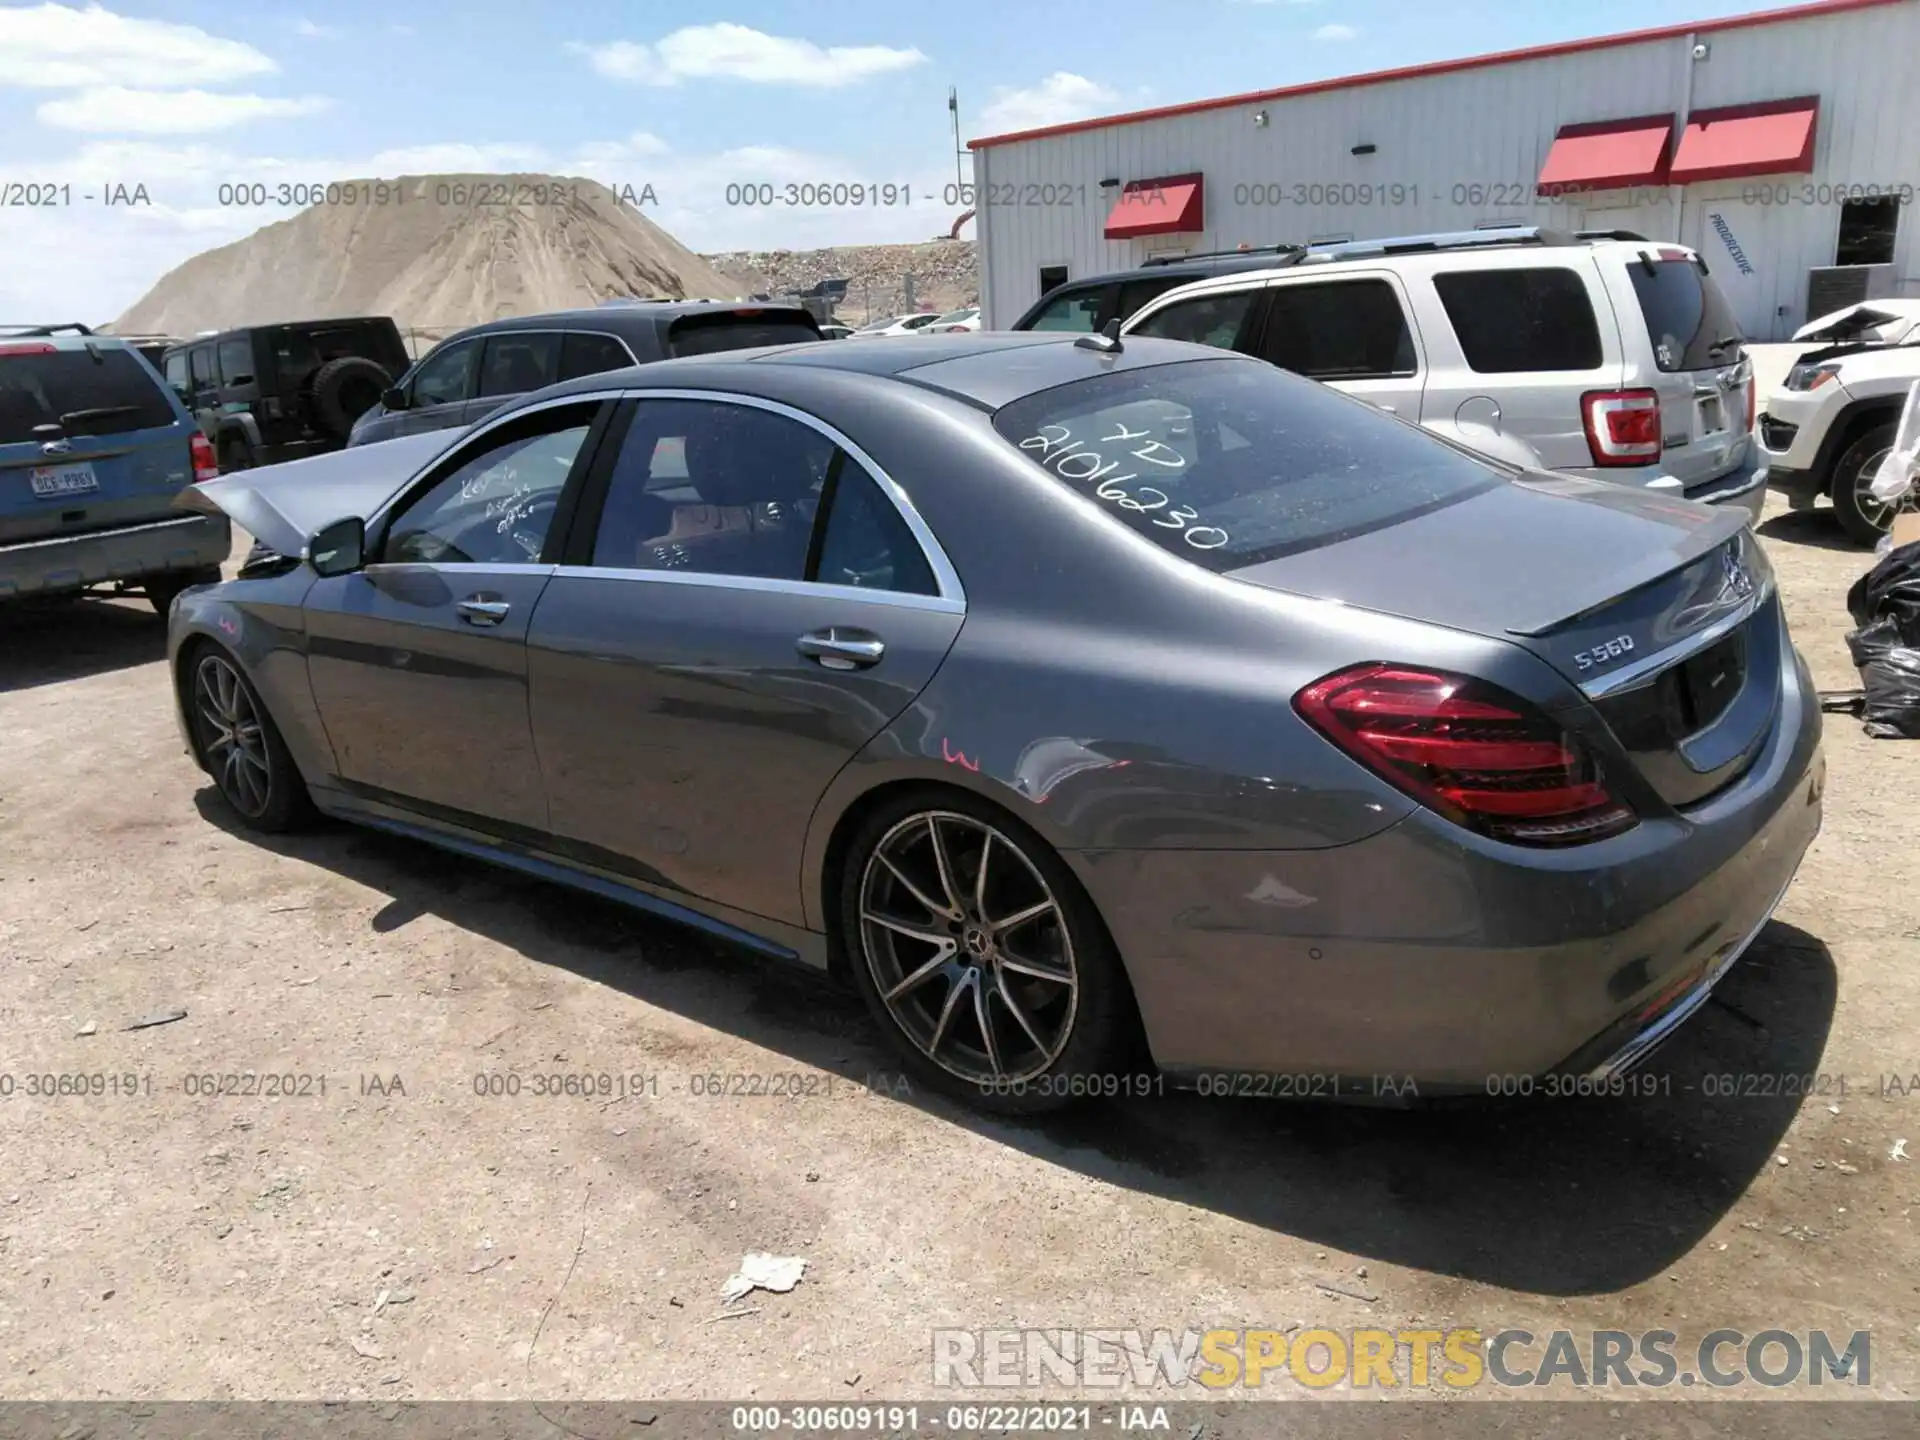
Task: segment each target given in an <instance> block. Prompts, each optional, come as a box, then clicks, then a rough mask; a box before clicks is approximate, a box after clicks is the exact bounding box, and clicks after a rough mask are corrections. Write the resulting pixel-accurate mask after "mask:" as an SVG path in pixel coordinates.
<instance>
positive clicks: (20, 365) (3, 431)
mask: <svg viewBox="0 0 1920 1440" xmlns="http://www.w3.org/2000/svg"><path fill="white" fill-rule="evenodd" d="M174 419H175V415H174V411H173V406H172V405H170V404H168V403H167V397H166V393H165V392H164V391H163V390H161V388H160V383H159V381H157V380H156V379H155V378H154V375H153V372H152V371H151V370H149V369H147V367H146V366H145V365H142V364H141V363H140V360H139V358H138V357H137V356H135V355H134V353H133V352H132V351H130V350H115V349H108V348H106V347H104V346H100V347H96V348H95V349H94V350H92V351H87V350H40V349H38V348H36V347H32V346H26V345H22V346H19V347H14V346H0V445H19V444H22V443H26V442H30V441H37V440H51V439H57V438H58V437H59V436H61V435H119V434H124V433H126V432H128V431H131V430H151V429H154V428H156V427H158V426H161V425H171V424H173V423H174ZM43 425H57V426H59V427H60V428H59V429H58V430H48V431H44V432H42V433H40V434H35V433H34V432H35V430H36V429H38V428H39V427H40V426H43Z"/></svg>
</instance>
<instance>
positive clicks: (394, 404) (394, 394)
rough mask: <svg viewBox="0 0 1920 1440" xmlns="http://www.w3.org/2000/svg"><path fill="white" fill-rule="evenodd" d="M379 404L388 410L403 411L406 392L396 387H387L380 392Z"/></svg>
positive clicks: (405, 403) (405, 404)
mask: <svg viewBox="0 0 1920 1440" xmlns="http://www.w3.org/2000/svg"><path fill="white" fill-rule="evenodd" d="M380 403H381V404H382V405H384V406H386V408H387V409H389V410H404V409H406V408H407V392H406V391H404V390H402V389H401V388H400V387H399V386H398V385H389V386H388V387H387V388H386V389H384V390H382V391H381V392H380Z"/></svg>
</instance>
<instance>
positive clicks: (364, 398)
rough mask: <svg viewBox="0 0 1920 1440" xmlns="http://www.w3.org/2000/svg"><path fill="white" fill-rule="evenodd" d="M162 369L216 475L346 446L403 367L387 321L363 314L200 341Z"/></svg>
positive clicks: (172, 354) (177, 351)
mask: <svg viewBox="0 0 1920 1440" xmlns="http://www.w3.org/2000/svg"><path fill="white" fill-rule="evenodd" d="M161 366H162V369H163V371H164V372H165V374H166V378H167V383H168V384H169V385H171V386H172V387H173V389H174V392H175V393H176V394H177V395H179V396H180V398H181V400H182V402H184V403H185V405H186V407H187V409H189V410H190V411H192V412H193V416H194V418H195V419H196V420H198V421H199V422H200V429H201V431H202V432H203V433H204V434H205V435H206V437H207V438H208V439H209V440H211V441H212V442H213V446H214V452H215V454H216V455H217V456H218V457H219V461H220V468H221V469H222V470H245V469H247V468H248V467H249V466H253V465H273V464H277V463H278V462H280V461H282V460H298V459H301V458H302V457H304V456H308V455H319V454H323V453H325V452H326V451H329V450H338V449H339V448H340V447H341V446H343V445H345V444H346V443H347V437H348V435H349V434H351V433H352V431H353V422H354V421H356V420H358V419H359V418H360V417H361V415H362V414H364V413H365V412H366V411H368V410H370V409H372V408H373V407H374V406H375V405H377V404H379V402H380V395H381V392H382V391H384V390H385V389H386V388H387V387H388V386H390V385H391V384H393V380H394V377H395V376H396V375H398V374H400V373H401V372H402V371H404V370H405V369H406V368H407V347H406V345H405V344H404V343H403V342H402V341H401V339H400V328H399V326H397V325H395V324H394V323H393V321H392V320H391V319H390V318H389V317H387V316H385V315H364V316H356V317H353V318H350V319H343V320H300V321H293V322H290V323H287V324H281V325H252V326H248V327H247V328H245V329H241V330H222V331H220V332H218V333H217V334H213V335H199V336H196V337H194V338H193V339H192V340H184V341H181V342H180V343H179V344H177V345H175V346H173V347H172V348H170V349H169V350H168V351H167V352H166V354H165V356H164V358H163V359H162V361H161Z"/></svg>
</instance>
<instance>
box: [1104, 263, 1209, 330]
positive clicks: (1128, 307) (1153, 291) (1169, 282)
mask: <svg viewBox="0 0 1920 1440" xmlns="http://www.w3.org/2000/svg"><path fill="white" fill-rule="evenodd" d="M1193 278H1194V277H1193V276H1191V275H1163V276H1159V277H1157V278H1155V279H1152V280H1129V281H1127V283H1126V284H1124V285H1122V286H1121V287H1120V300H1119V303H1118V304H1116V305H1115V306H1114V307H1113V313H1114V315H1118V316H1119V317H1120V323H1121V324H1122V325H1124V324H1126V323H1127V321H1129V320H1131V319H1132V318H1133V314H1134V312H1135V311H1136V310H1138V309H1139V308H1140V307H1141V306H1142V305H1144V304H1146V303H1147V302H1148V301H1149V300H1157V299H1159V298H1160V297H1161V296H1162V295H1164V294H1166V293H1167V291H1169V290H1172V289H1174V288H1175V287H1176V286H1180V285H1185V284H1188V283H1190V282H1191V281H1192V280H1193ZM1108 318H1109V319H1111V318H1113V317H1112V316H1109V317H1108Z"/></svg>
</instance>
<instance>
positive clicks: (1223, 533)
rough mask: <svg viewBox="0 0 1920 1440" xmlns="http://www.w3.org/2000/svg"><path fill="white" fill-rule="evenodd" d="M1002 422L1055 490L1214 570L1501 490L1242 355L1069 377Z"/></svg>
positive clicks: (1357, 410) (1457, 456) (1440, 452)
mask: <svg viewBox="0 0 1920 1440" xmlns="http://www.w3.org/2000/svg"><path fill="white" fill-rule="evenodd" d="M993 423H994V428H995V429H997V430H998V431H999V432H1000V434H1001V435H1002V436H1004V437H1005V438H1006V439H1007V440H1008V441H1009V442H1010V443H1011V444H1013V445H1016V446H1018V447H1019V449H1020V453H1021V454H1023V455H1025V456H1026V457H1027V459H1028V460H1029V461H1031V462H1032V463H1033V464H1034V465H1036V466H1038V467H1039V468H1040V469H1042V470H1043V471H1045V472H1046V473H1047V474H1048V475H1050V476H1052V477H1053V479H1054V480H1055V481H1056V482H1057V483H1058V484H1061V485H1064V486H1066V487H1067V488H1068V489H1071V490H1074V491H1076V492H1078V493H1079V494H1080V495H1082V496H1083V497H1085V499H1086V501H1087V503H1089V504H1091V505H1094V506H1097V507H1098V508H1100V509H1101V510H1103V511H1105V512H1106V513H1107V514H1108V515H1109V516H1111V517H1112V518H1113V519H1114V520H1116V521H1118V522H1119V523H1120V524H1123V525H1126V526H1127V527H1128V528H1130V529H1132V530H1134V531H1136V532H1137V533H1139V534H1141V535H1144V536H1146V537H1147V538H1148V539H1150V540H1152V541H1153V542H1154V543H1155V544H1157V545H1159V546H1160V547H1161V548H1162V549H1163V550H1167V551H1170V552H1171V553H1173V554H1175V555H1178V556H1180V557H1182V558H1183V559H1187V560H1191V561H1192V562H1193V563H1194V564H1196V565H1200V566H1204V567H1205V568H1207V569H1209V570H1216V571H1221V570H1235V569H1238V568H1240V567H1242V566H1246V565H1254V564H1258V563H1260V562H1261V561H1264V560H1271V559H1274V558H1276V557H1278V556H1281V555H1287V554H1291V553H1293V552H1295V551H1298V550H1310V549H1313V548H1315V547H1317V546H1321V545H1326V544H1331V543H1332V542H1333V541H1336V540H1342V539H1345V538H1347V537H1348V536H1351V535H1357V534H1360V533H1362V532H1365V531H1368V530H1375V529H1379V528H1380V527H1382V526H1386V525H1392V524H1396V523H1398V522H1400V521H1402V520H1408V519H1411V518H1413V517H1414V516H1416V515H1421V514H1425V513H1427V512H1428V511H1431V510H1436V509H1439V508H1440V507H1441V506H1444V505H1450V504H1453V503H1455V502H1456V501H1459V500H1464V499H1466V498H1467V497H1468V496H1470V495H1474V494H1478V493H1479V492H1480V491H1482V490H1486V489H1489V488H1491V487H1492V486H1494V485H1498V484H1501V483H1502V482H1503V479H1504V472H1502V471H1500V470H1498V469H1496V468H1495V467H1494V466H1493V465H1491V464H1489V463H1485V462H1482V461H1480V460H1477V459H1475V458H1473V457H1472V456H1470V455H1468V454H1466V453H1464V452H1462V451H1459V450H1456V449H1454V448H1453V447H1452V446H1450V445H1446V444H1444V443H1442V442H1441V441H1439V440H1436V439H1434V438H1433V437H1431V436H1429V435H1427V434H1426V433H1425V432H1424V431H1422V430H1420V429H1419V428H1418V427H1416V426H1412V425H1408V424H1405V423H1403V422H1401V421H1399V420H1395V419H1393V418H1391V417H1390V416H1386V415H1382V414H1381V413H1380V412H1379V411H1377V410H1375V409H1374V408H1373V407H1372V406H1370V405H1368V404H1367V403H1366V402H1364V401H1361V400H1356V399H1353V398H1352V397H1350V396H1346V395H1342V394H1341V393H1339V392H1338V391H1336V390H1332V389H1329V388H1327V387H1325V386H1322V385H1316V384H1310V383H1308V382H1307V381H1304V380H1302V379H1300V378H1299V377H1298V376H1295V375H1289V374H1286V373H1283V372H1282V371H1280V370H1277V369H1274V368H1273V367H1271V366H1268V365H1252V364H1248V363H1247V362H1246V361H1245V360H1238V359H1232V360H1229V359H1219V360H1197V361H1190V362H1187V363H1185V364H1175V365H1155V366H1151V367H1147V368H1143V369H1139V370H1123V371H1119V372H1117V373H1114V374H1110V375H1101V376H1096V377H1095V378H1093V379H1090V380H1080V381H1076V382H1075V383H1073V384H1071V385H1061V386H1058V387H1056V388H1054V389H1051V390H1042V391H1040V392H1038V393H1036V394H1033V395H1028V396H1024V397H1023V398H1021V399H1019V400H1016V401H1014V402H1013V403H1012V404H1011V405H1007V406H1004V407H1003V408H1002V409H1001V410H999V411H998V412H997V413H996V414H995V415H994V419H993Z"/></svg>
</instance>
